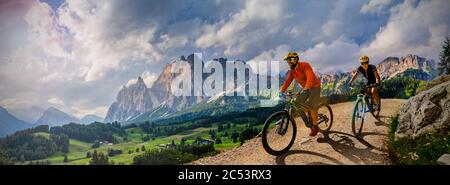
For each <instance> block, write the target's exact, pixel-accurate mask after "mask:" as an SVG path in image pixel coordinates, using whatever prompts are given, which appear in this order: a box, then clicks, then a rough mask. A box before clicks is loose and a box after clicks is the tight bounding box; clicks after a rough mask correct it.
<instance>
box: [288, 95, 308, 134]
mask: <svg viewBox="0 0 450 185" xmlns="http://www.w3.org/2000/svg"><path fill="white" fill-rule="evenodd" d="M286 96H287V97H288V99H287V102H286V107H285V111H287V112H288V113H289V115H293V114H292V113H293V112H295V113H298V114H300V117H301V118H302V120H303V122H304V123H305V125H306V127H308V128H311V127H312V122H311V120H310V119H309V116H307V115H306V112H308V111H309V108H308V106H307V105H305V104H303V103H299V102H297V101H296V98H293V97H292V94H287V95H286Z"/></svg>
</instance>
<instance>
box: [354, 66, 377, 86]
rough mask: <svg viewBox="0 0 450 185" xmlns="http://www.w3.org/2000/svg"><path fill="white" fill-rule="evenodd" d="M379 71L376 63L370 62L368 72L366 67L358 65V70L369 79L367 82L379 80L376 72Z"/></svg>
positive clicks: (371, 82)
mask: <svg viewBox="0 0 450 185" xmlns="http://www.w3.org/2000/svg"><path fill="white" fill-rule="evenodd" d="M376 71H377V68H376V67H375V65H372V64H370V65H369V66H368V68H367V73H368V74H366V70H364V68H363V67H362V66H359V67H358V72H359V73H361V74H362V75H364V77H365V78H366V79H367V80H368V82H367V84H375V83H376V82H377V80H376V78H375V73H376Z"/></svg>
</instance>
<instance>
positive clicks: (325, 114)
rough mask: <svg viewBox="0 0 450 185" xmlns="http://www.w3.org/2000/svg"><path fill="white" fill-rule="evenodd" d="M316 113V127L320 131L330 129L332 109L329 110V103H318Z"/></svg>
mask: <svg viewBox="0 0 450 185" xmlns="http://www.w3.org/2000/svg"><path fill="white" fill-rule="evenodd" d="M317 113H318V118H317V127H318V128H319V131H320V132H322V133H325V132H328V131H330V129H331V126H332V125H333V111H332V110H331V107H330V105H328V104H321V105H319V108H318V109H317Z"/></svg>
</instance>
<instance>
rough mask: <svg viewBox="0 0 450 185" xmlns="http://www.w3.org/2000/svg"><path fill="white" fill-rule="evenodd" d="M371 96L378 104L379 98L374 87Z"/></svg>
mask: <svg viewBox="0 0 450 185" xmlns="http://www.w3.org/2000/svg"><path fill="white" fill-rule="evenodd" d="M372 96H373V99H375V103H377V105H380V102H379V100H380V99H379V98H378V92H377V89H376V88H375V87H373V88H372Z"/></svg>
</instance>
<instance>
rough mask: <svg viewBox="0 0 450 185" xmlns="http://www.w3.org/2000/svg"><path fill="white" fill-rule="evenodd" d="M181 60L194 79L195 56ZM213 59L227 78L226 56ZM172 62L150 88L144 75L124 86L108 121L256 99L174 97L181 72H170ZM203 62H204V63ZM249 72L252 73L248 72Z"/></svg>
mask: <svg viewBox="0 0 450 185" xmlns="http://www.w3.org/2000/svg"><path fill="white" fill-rule="evenodd" d="M180 60H182V61H186V62H187V63H188V64H189V65H190V67H191V81H194V79H193V78H194V75H193V74H194V55H193V54H192V55H189V56H188V57H184V56H182V57H180ZM213 60H214V61H218V62H219V63H220V64H221V65H222V68H223V69H224V71H223V77H224V78H223V79H225V75H226V73H227V71H226V62H227V59H225V58H217V59H213ZM172 65H174V63H169V64H167V65H166V66H165V67H164V68H163V70H162V72H161V74H160V75H159V77H158V78H157V80H156V81H155V82H154V83H153V85H152V86H151V87H147V86H146V85H145V83H144V81H143V80H142V78H141V77H138V79H137V81H136V83H135V84H132V85H129V86H128V87H127V86H123V87H122V89H121V90H120V91H119V93H118V94H117V98H116V101H115V102H114V103H113V104H112V105H111V106H110V107H109V109H108V113H107V114H106V117H105V122H112V121H121V122H124V121H133V120H152V119H154V118H155V119H156V118H164V117H166V116H169V115H171V114H173V113H176V112H179V111H183V110H186V109H189V108H194V106H195V105H199V104H205V105H206V104H208V106H211V103H213V102H216V103H218V104H222V105H224V104H225V103H226V104H231V103H233V102H237V101H241V99H242V98H246V100H250V101H252V100H255V99H251V98H250V99H249V98H248V97H230V96H226V97H224V96H221V97H210V96H175V95H173V94H172V92H171V82H172V81H173V80H174V78H175V77H176V76H177V75H178V74H174V73H172V72H171V70H172ZM202 65H204V63H203V62H202ZM202 67H203V66H202ZM250 70H251V69H250ZM248 73H253V72H252V71H249V72H248ZM248 73H247V74H248ZM211 74H212V73H203V74H202V78H203V79H205V78H207V77H208V76H210V75H211ZM234 76H237V74H234ZM269 80H270V79H269ZM224 86H225V84H224ZM241 89H242V88H241ZM192 92H193V89H192ZM197 107H198V106H197Z"/></svg>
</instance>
